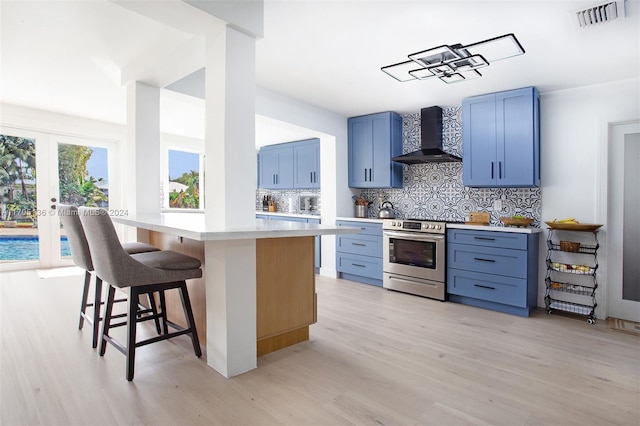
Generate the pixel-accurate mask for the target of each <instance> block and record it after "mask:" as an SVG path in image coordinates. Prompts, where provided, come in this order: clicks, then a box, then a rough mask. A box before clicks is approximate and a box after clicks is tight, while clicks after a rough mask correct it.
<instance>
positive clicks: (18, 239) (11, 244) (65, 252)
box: [0, 235, 71, 261]
mask: <svg viewBox="0 0 640 426" xmlns="http://www.w3.org/2000/svg"><path fill="white" fill-rule="evenodd" d="M39 250H40V241H39V239H38V237H37V236H34V235H0V261H20V260H37V259H38V258H39V257H40V252H39ZM60 252H61V255H62V256H63V257H65V256H70V255H71V252H70V251H69V242H68V241H67V237H66V236H61V237H60Z"/></svg>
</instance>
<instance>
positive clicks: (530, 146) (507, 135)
mask: <svg viewBox="0 0 640 426" xmlns="http://www.w3.org/2000/svg"><path fill="white" fill-rule="evenodd" d="M538 105H539V104H538V96H537V94H536V93H535V92H534V89H533V88H532V87H528V88H524V89H518V90H511V91H509V92H501V93H497V94H496V129H497V150H496V152H497V161H498V182H499V184H500V185H501V186H538V185H540V173H539V159H540V153H539V152H538V150H539V147H540V143H539V137H538V121H539V120H538V119H537V115H538V112H537V111H538V108H539V106H538Z"/></svg>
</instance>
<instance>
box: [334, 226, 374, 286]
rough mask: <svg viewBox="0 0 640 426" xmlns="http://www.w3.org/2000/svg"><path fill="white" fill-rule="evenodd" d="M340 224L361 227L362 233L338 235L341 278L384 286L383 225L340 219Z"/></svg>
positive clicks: (337, 254) (337, 256)
mask: <svg viewBox="0 0 640 426" xmlns="http://www.w3.org/2000/svg"><path fill="white" fill-rule="evenodd" d="M336 225H337V226H345V227H350V228H360V233H359V234H347V235H338V236H337V237H336V269H337V271H338V273H339V277H340V278H344V279H347V280H351V281H357V282H361V283H364V284H370V285H375V286H378V287H382V224H381V223H370V222H360V221H357V220H353V221H351V220H339V221H336Z"/></svg>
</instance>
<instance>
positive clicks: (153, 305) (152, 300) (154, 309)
mask: <svg viewBox="0 0 640 426" xmlns="http://www.w3.org/2000/svg"><path fill="white" fill-rule="evenodd" d="M147 299H148V300H149V307H150V308H151V311H152V313H153V315H158V307H157V306H156V298H155V297H154V296H153V293H147ZM153 321H154V322H155V323H156V331H157V332H158V334H160V333H162V331H161V330H160V319H159V318H158V317H156V318H155V319H154V320H153Z"/></svg>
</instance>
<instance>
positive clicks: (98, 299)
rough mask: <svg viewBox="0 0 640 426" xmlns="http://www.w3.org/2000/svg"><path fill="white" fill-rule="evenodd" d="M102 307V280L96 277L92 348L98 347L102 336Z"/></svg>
mask: <svg viewBox="0 0 640 426" xmlns="http://www.w3.org/2000/svg"><path fill="white" fill-rule="evenodd" d="M101 306H102V280H101V279H100V277H98V276H97V275H96V294H95V298H94V301H93V342H92V347H93V348H94V349H95V348H97V347H98V335H99V334H100V308H101Z"/></svg>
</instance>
